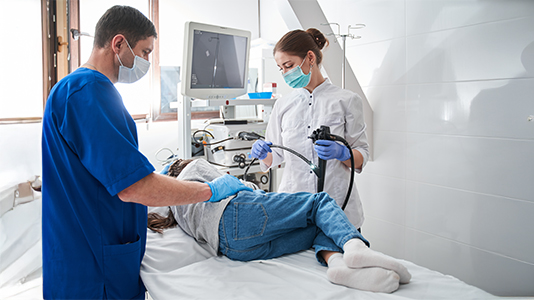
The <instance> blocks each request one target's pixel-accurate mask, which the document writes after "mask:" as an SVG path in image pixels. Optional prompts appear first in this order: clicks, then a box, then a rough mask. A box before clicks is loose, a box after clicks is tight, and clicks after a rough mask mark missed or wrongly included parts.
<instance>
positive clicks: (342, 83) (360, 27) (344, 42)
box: [321, 23, 365, 89]
mask: <svg viewBox="0 0 534 300" xmlns="http://www.w3.org/2000/svg"><path fill="white" fill-rule="evenodd" d="M321 25H337V34H336V33H328V34H327V35H333V36H335V37H336V38H339V37H340V38H341V40H342V41H343V63H342V64H341V88H342V89H344V88H345V64H346V60H347V58H346V56H345V52H346V47H345V44H346V40H347V38H348V37H349V38H351V39H353V40H354V39H359V38H361V36H359V35H354V34H351V33H350V30H351V29H362V28H364V27H365V24H356V25H354V26H352V25H349V26H348V28H347V33H346V34H340V33H339V27H340V26H339V24H338V23H321ZM336 42H337V40H336Z"/></svg>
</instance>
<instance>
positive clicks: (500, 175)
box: [406, 133, 534, 202]
mask: <svg viewBox="0 0 534 300" xmlns="http://www.w3.org/2000/svg"><path fill="white" fill-rule="evenodd" d="M407 148H408V149H407V162H406V165H407V169H406V178H407V179H409V180H414V181H419V182H422V183H429V184H435V185H439V186H445V187H451V188H457V189H462V190H467V191H473V192H478V193H484V194H491V195H496V196H504V197H508V198H514V199H520V200H527V201H531V202H534V184H532V183H533V182H534V172H532V166H534V156H533V155H532V153H534V142H532V141H528V140H525V141H522V140H507V139H490V138H472V137H454V136H439V135H426V134H412V133H408V134H407Z"/></svg>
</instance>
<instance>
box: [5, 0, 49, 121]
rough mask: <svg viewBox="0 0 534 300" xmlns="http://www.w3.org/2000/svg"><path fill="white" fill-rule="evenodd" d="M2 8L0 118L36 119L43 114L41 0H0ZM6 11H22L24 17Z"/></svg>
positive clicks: (9, 119) (7, 119)
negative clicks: (0, 0)
mask: <svg viewBox="0 0 534 300" xmlns="http://www.w3.org/2000/svg"><path fill="white" fill-rule="evenodd" d="M2 11H4V12H6V13H3V14H2V17H1V18H0V26H1V28H4V29H6V30H4V31H3V32H2V34H3V38H4V41H6V42H7V43H6V44H5V45H4V46H3V47H1V50H0V57H2V58H3V61H2V72H0V95H2V96H0V120H1V121H8V122H10V121H20V120H23V119H29V120H32V119H37V120H39V119H40V118H41V116H42V115H43V67H42V66H43V45H42V30H41V1H40V0H23V1H3V2H2ZM7 12H24V18H21V14H20V13H7ZM14 27H15V28H14ZM9 28H11V29H9ZM9 45H10V46H9Z"/></svg>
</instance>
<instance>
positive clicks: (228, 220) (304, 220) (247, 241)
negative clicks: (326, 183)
mask: <svg viewBox="0 0 534 300" xmlns="http://www.w3.org/2000/svg"><path fill="white" fill-rule="evenodd" d="M353 238H358V239H361V240H362V241H364V242H365V243H366V244H367V245H369V242H368V241H367V240H366V239H365V238H364V237H363V236H362V235H361V234H360V233H359V232H358V230H356V228H355V227H354V225H352V224H351V223H350V221H349V220H348V219H347V216H346V215H345V213H344V212H343V211H342V210H341V208H340V207H339V206H338V205H337V203H336V202H335V200H334V199H332V198H331V197H330V196H328V194H326V193H324V192H322V193H318V194H312V193H304V192H301V193H265V192H264V191H261V190H256V191H253V192H249V191H241V192H239V193H238V194H237V196H236V197H235V198H234V199H232V200H231V201H230V203H229V204H228V206H227V207H226V209H225V211H224V213H223V216H222V218H221V222H220V224H219V252H221V253H222V254H224V255H225V256H227V257H228V258H230V259H233V260H239V261H250V260H255V259H270V258H275V257H279V256H281V255H284V254H289V253H295V252H298V251H301V250H306V249H309V248H311V247H314V248H315V253H316V257H317V260H318V261H319V262H320V263H321V264H323V265H325V262H324V260H323V258H322V257H321V256H319V255H317V254H318V252H319V251H322V250H330V251H339V252H343V250H342V249H343V245H344V244H345V243H346V242H347V241H348V240H350V239H353Z"/></svg>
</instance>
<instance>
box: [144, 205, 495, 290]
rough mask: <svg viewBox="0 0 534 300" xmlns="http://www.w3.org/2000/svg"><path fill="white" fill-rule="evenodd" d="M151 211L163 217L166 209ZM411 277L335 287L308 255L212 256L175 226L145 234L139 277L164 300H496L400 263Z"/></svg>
mask: <svg viewBox="0 0 534 300" xmlns="http://www.w3.org/2000/svg"><path fill="white" fill-rule="evenodd" d="M151 211H155V212H158V213H159V214H161V215H166V208H163V209H162V208H153V209H151ZM401 262H402V263H403V264H404V265H405V266H406V267H407V268H408V270H409V271H410V273H411V274H412V280H411V282H410V283H409V284H405V285H401V286H400V288H399V290H397V291H396V292H394V293H392V294H383V293H372V292H365V291H360V290H356V289H350V288H346V287H344V286H339V285H334V284H332V283H330V282H329V281H328V279H327V278H326V267H323V266H321V265H320V264H319V263H318V262H317V261H316V259H315V254H314V252H313V251H312V250H307V251H301V252H299V253H295V254H291V255H285V256H282V257H279V258H276V259H269V260H257V261H251V262H239V261H232V260H230V259H228V258H226V257H224V256H218V257H211V255H209V254H208V252H207V251H206V250H204V249H203V248H202V247H201V246H200V245H199V244H198V243H196V242H195V240H194V239H193V238H191V237H189V236H188V235H187V234H185V233H184V232H183V231H182V230H181V229H180V228H179V227H175V228H171V229H166V230H165V231H164V233H163V234H159V233H155V232H152V231H150V230H149V231H148V236H147V249H146V253H145V257H144V260H143V264H142V266H141V277H142V278H143V282H144V283H145V285H146V287H147V289H148V292H149V294H150V296H151V297H152V298H153V299H154V300H163V299H247V300H248V299H363V300H366V299H385V300H388V299H391V300H394V299H399V300H400V299H497V298H498V297H495V296H493V295H491V294H488V293H486V292H484V291H483V290H481V289H479V288H476V287H474V286H471V285H468V284H466V283H464V282H462V281H460V280H458V279H457V278H454V277H452V276H448V275H443V274H441V273H439V272H436V271H432V270H429V269H427V268H423V267H421V266H418V265H416V264H414V263H411V262H409V261H404V260H401Z"/></svg>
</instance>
